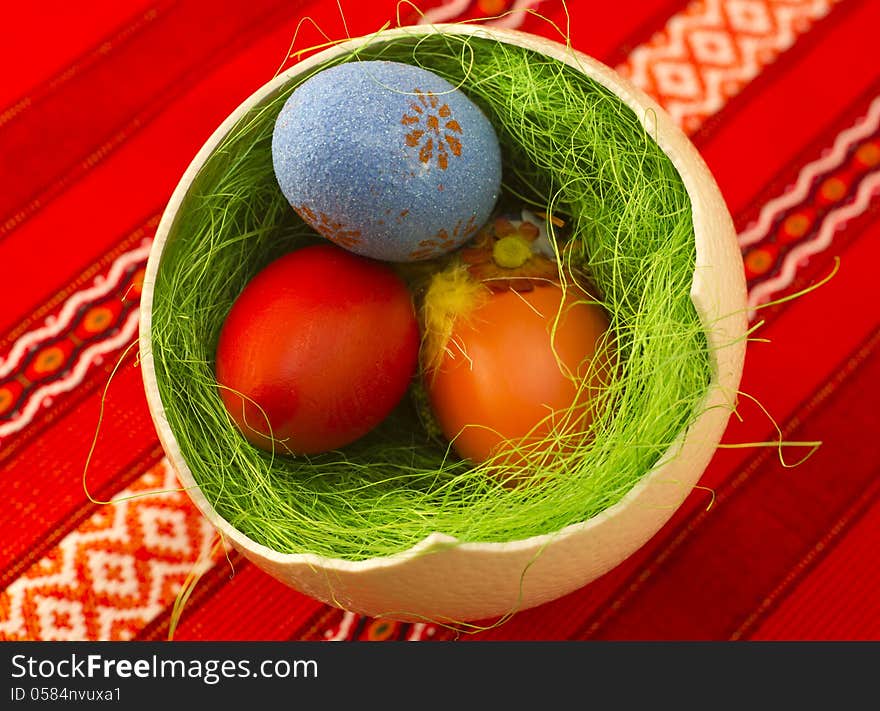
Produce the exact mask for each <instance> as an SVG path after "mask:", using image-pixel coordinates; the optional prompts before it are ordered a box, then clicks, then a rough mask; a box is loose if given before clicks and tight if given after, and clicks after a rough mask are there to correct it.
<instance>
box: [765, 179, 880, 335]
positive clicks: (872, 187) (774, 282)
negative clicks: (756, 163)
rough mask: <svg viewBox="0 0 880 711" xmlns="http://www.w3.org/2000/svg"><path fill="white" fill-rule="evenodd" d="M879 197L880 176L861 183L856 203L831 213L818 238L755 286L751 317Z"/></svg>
mask: <svg viewBox="0 0 880 711" xmlns="http://www.w3.org/2000/svg"><path fill="white" fill-rule="evenodd" d="M875 194H880V173H873V174H871V175H869V176H868V177H867V178H865V179H864V180H863V181H862V182H861V183H860V184H859V188H858V191H857V192H856V198H855V200H853V201H852V202H851V203H848V204H846V205H843V206H841V207H838V208H837V209H835V210H832V211H831V212H830V213H828V217H826V218H825V220H824V221H823V222H822V227H821V228H819V231H818V232H817V233H816V236H815V237H813V238H812V239H810V240H808V241H806V242H802V243H801V244H799V245H797V246H796V247H794V248H793V249H792V250H791V251H790V252H789V253H788V254H786V255H785V258H784V259H783V261H782V266H781V267H780V270H779V273H778V274H777V275H776V276H774V277H773V278H772V279H768V280H767V281H764V282H761V283H760V284H757V285H755V286H754V287H752V290H751V292H750V294H749V309H750V312H749V318H753V317H754V314H755V308H756V307H757V306H759V305H760V304H762V303H764V302H765V301H767V300H769V298H770V297H771V296H772V295H773V294H774V293H775V292H777V291H780V290H781V289H784V288H785V287H787V286H788V285H789V284H791V282H792V281H793V280H794V278H795V276H796V275H797V271H798V267H799V266H800V265H801V264H802V263H804V262H806V260H807V259H809V258H810V257H811V256H813V255H814V254H818V253H819V252H821V251H823V250H825V249H827V248H828V246H829V245H830V244H831V241H832V240H833V238H834V233H835V232H837V230H839V229H840V228H842V227H843V225H844V224H845V223H846V222H847V221H848V220H851V219H852V218H854V217H857V216H858V215H861V214H862V213H863V212H864V211H865V210H867V209H868V206H869V205H870V203H871V200H872V198H873V197H874V195H875Z"/></svg>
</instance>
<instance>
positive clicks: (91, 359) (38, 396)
mask: <svg viewBox="0 0 880 711" xmlns="http://www.w3.org/2000/svg"><path fill="white" fill-rule="evenodd" d="M137 328H138V312H137V311H136V310H135V311H132V312H131V313H130V314H129V315H128V318H127V319H126V321H125V323H124V324H123V326H122V328H121V329H119V332H118V333H116V335H114V336H113V337H112V338H107V339H105V340H103V341H97V342H96V343H94V344H93V345H91V346H89V347H88V348H86V349H84V350H83V351H82V352H81V353H80V354H79V356H78V358H77V360H76V363H75V364H74V366H73V368H71V370H70V372H69V373H67V374H66V375H65V376H64V377H63V378H59V379H58V380H54V381H52V382H51V383H49V384H47V385H43V386H42V387H39V388H37V389H36V390H34V392H33V393H32V394H31V396H30V397H29V398H28V400H27V403H26V404H25V406H24V408H22V410H21V412H19V413H18V415H16V416H15V417H13V418H12V419H10V420H9V421H8V422H5V423H4V424H2V425H0V442H2V438H3V437H5V436H7V435H10V434H12V433H13V432H18V431H19V430H21V429H23V428H24V427H26V426H27V425H28V424H29V423H30V421H31V420H32V419H33V417H34V415H35V414H36V413H37V412H38V411H39V409H40V408H41V407H44V406H46V405H48V404H50V402H51V400H47V398H51V397H53V396H55V395H59V394H60V393H65V392H69V391H71V390H73V389H74V388H75V387H76V386H77V385H79V384H80V383H81V382H82V381H83V378H84V377H85V375H86V373H87V372H88V370H89V368H91V367H92V365H95V364H98V363H100V362H101V360H102V358H103V356H104V355H106V354H107V353H112V352H113V351H115V350H118V349H119V348H122V347H123V346H125V345H126V344H128V343H130V342H131V341H132V340H133V339H134V336H135V334H136V333H137Z"/></svg>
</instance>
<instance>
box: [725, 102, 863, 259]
mask: <svg viewBox="0 0 880 711" xmlns="http://www.w3.org/2000/svg"><path fill="white" fill-rule="evenodd" d="M878 128H880V96H878V97H876V98H875V99H874V100H873V101H872V102H871V105H870V106H869V107H868V111H867V114H866V115H865V117H864V118H862V119H861V120H859V121H857V122H856V123H855V124H854V125H853V126H852V127H851V128H848V129H847V130H845V131H843V132H841V133H840V134H839V135H838V136H837V138H835V139H834V145H833V146H832V148H831V150H830V151H829V152H828V153H827V155H823V156H822V157H821V158H819V159H818V160H815V161H813V162H812V163H808V164H807V165H805V166H804V167H803V168H802V169H801V171H800V173H799V174H798V178H797V181H796V183H795V185H794V186H793V187H792V188H791V189H790V190H788V191H786V192H785V193H783V194H782V195H780V196H779V197H777V198H774V199H772V200H770V201H769V202H767V203H765V204H764V206H763V207H762V208H761V212H760V214H759V216H758V220H757V221H756V222H755V223H754V224H753V225H750V226H749V227H748V228H747V229H745V230H743V231H742V232H741V233H740V234H739V237H738V239H739V244H740V246H741V247H746V246H748V245H750V244H754V243H755V242H759V241H760V240H761V239H763V238H764V236H765V235H766V234H767V232H768V231H769V229H770V226H771V225H772V224H773V221H774V220H775V219H776V218H777V217H778V216H779V215H780V214H781V213H783V212H784V211H785V210H787V209H789V208H790V207H794V206H795V205H797V204H799V203H801V202H803V200H804V199H805V198H806V197H807V193H808V192H809V191H810V187H811V186H812V184H813V181H814V180H815V179H816V176H817V175H821V174H822V173H826V172H828V171H831V170H833V169H834V168H837V167H838V166H840V165H841V164H842V163H843V161H844V159H845V158H846V154H847V151H849V149H850V148H851V147H852V146H853V145H855V144H856V143H857V142H858V141H860V140H862V139H863V138H867V137H868V136H870V135H871V134H872V133H874V132H875V131H876V130H877V129H878Z"/></svg>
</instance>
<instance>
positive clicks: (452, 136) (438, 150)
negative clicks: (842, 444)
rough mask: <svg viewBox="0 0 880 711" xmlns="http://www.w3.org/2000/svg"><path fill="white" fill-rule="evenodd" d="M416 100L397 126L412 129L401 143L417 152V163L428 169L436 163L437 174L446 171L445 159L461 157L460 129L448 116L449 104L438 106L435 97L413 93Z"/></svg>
mask: <svg viewBox="0 0 880 711" xmlns="http://www.w3.org/2000/svg"><path fill="white" fill-rule="evenodd" d="M413 93H414V94H415V96H416V98H415V100H413V101H412V102H410V105H409V108H410V109H411V110H412V113H406V114H404V115H403V118H402V119H401V120H400V122H401V123H402V124H403V125H404V126H411V127H412V129H411V130H410V131H409V133H407V134H406V136H405V138H404V140H405V141H406V145H407V146H409V147H410V148H418V149H419V160H420V161H421V162H422V163H424V164H425V165H430V164H431V162H432V160H436V163H437V167H438V168H440V170H446V168H447V167H449V157H450V155H451V156H455V157H458V156H460V155H461V133H462V130H461V125H460V124H459V123H458V121H456V120H455V119H454V118H453V116H452V110H451V109H450V108H449V104H445V103H444V104H441V103H440V100H439V99H438V98H437V96H436V94H434V93H433V92H430V91H428V92H424V91H422V90H421V89H418V88H416V89H414V90H413Z"/></svg>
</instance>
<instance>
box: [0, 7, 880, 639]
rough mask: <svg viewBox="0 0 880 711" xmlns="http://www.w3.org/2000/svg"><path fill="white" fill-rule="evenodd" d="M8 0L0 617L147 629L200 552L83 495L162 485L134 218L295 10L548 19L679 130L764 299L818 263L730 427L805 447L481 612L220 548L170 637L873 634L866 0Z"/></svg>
mask: <svg viewBox="0 0 880 711" xmlns="http://www.w3.org/2000/svg"><path fill="white" fill-rule="evenodd" d="M19 5H20V7H17V8H15V9H7V11H6V14H7V18H6V19H5V20H4V22H5V23H6V24H7V25H8V26H9V25H10V23H11V26H12V27H13V28H14V31H12V32H10V33H8V35H9V36H8V37H7V38H6V39H5V41H4V43H2V44H0V64H2V65H3V66H5V67H11V68H13V70H12V71H10V72H7V73H6V75H5V76H4V81H3V82H2V84H0V175H2V176H3V178H2V179H3V190H2V191H0V277H2V278H0V477H2V486H3V489H2V491H3V502H2V504H0V510H2V517H0V639H2V640H19V639H28V640H43V639H46V640H49V639H73V640H103V639H120V640H121V639H165V638H166V637H167V635H168V629H169V625H170V622H171V619H172V617H171V611H172V605H173V603H174V601H175V598H176V596H177V594H178V591H179V589H180V586H181V584H182V583H183V582H184V580H185V579H186V577H187V575H188V574H189V573H190V572H191V571H192V570H193V567H194V565H195V564H196V562H197V561H198V560H199V559H200V558H203V557H208V556H211V555H212V553H211V547H212V545H213V542H214V537H213V531H212V529H211V528H210V526H209V525H208V524H207V523H206V522H205V521H204V520H203V518H202V517H201V516H200V515H199V514H198V512H197V511H196V509H195V507H194V506H193V505H192V504H191V503H190V501H189V499H188V498H187V497H186V495H185V494H182V493H180V494H172V495H168V494H162V495H155V496H140V497H137V498H132V499H129V500H127V501H125V502H123V503H119V504H114V505H105V504H102V503H100V502H101V501H106V500H108V499H110V498H112V497H124V496H125V495H126V494H128V493H134V492H140V493H143V492H148V491H150V490H153V489H155V490H163V489H169V488H175V487H176V480H175V479H174V475H173V473H172V472H171V471H170V469H169V468H168V466H167V463H166V462H165V459H164V453H163V451H162V449H161V447H160V445H159V443H158V440H157V437H156V434H155V431H154V429H153V426H152V423H151V420H150V416H149V413H148V411H147V406H146V401H145V397H144V394H143V385H142V381H141V376H140V372H139V371H138V367H137V366H138V364H137V358H136V353H135V351H134V348H129V346H131V344H132V343H133V342H134V341H135V337H136V330H137V304H138V296H139V293H140V286H141V280H142V276H143V268H144V265H145V263H146V258H147V253H148V250H149V245H150V241H151V239H152V236H153V234H154V233H155V230H156V226H157V224H158V219H159V216H160V215H161V212H162V210H163V208H164V205H165V203H166V202H167V200H168V198H169V196H170V194H171V192H172V190H173V189H174V187H175V185H176V183H177V181H178V179H179V178H180V176H181V174H182V173H183V171H184V169H185V168H186V166H187V164H188V163H189V161H190V160H191V159H192V157H193V156H194V155H195V153H196V152H197V150H198V149H199V147H200V146H201V145H202V143H203V142H204V141H205V139H206V138H207V137H208V136H209V135H210V134H211V132H212V131H213V130H214V128H216V126H217V125H218V124H219V123H220V122H221V121H222V120H223V118H225V116H226V115H227V114H228V113H229V112H230V111H231V110H232V109H233V108H235V107H236V106H237V105H238V104H239V103H240V102H241V101H242V100H243V99H245V98H246V97H247V96H248V95H249V94H251V93H252V92H253V91H254V90H255V89H256V88H258V87H259V86H260V85H261V84H263V83H265V81H267V80H268V79H269V78H270V77H271V76H272V75H273V74H274V73H275V72H276V70H278V68H279V67H280V66H282V65H283V66H289V65H290V64H291V63H292V60H291V59H290V58H289V57H288V51H289V48H290V44H291V40H292V39H293V37H294V34H295V32H296V30H297V27H298V26H299V27H300V33H299V36H298V37H297V40H296V46H297V47H309V46H313V45H316V44H318V43H319V42H321V41H323V39H324V38H323V37H322V34H321V32H320V31H319V30H318V29H316V28H320V30H321V31H323V32H324V33H326V34H327V35H329V36H331V37H334V38H339V37H342V36H344V35H345V33H346V32H348V33H349V34H351V35H352V36H356V35H362V34H367V33H370V32H372V31H375V30H377V29H379V28H380V27H381V26H382V25H384V24H385V23H386V22H390V23H391V24H397V23H398V22H399V23H401V24H413V23H416V22H420V21H425V20H430V21H433V22H442V21H461V20H473V21H481V22H487V23H503V24H506V25H508V26H513V27H518V28H519V29H521V30H525V31H528V32H534V33H536V34H541V35H546V36H551V37H556V38H558V37H559V35H558V34H557V33H556V31H555V30H554V29H553V26H552V25H551V24H550V23H549V22H548V21H547V20H548V19H549V20H552V21H553V22H555V23H556V24H557V25H558V26H559V27H560V28H562V29H563V30H566V29H567V32H568V34H569V36H570V39H571V42H572V44H573V46H574V47H575V48H577V49H579V50H581V51H583V52H586V53H587V54H590V55H592V56H594V57H596V58H597V59H599V60H600V61H603V62H605V63H606V64H609V65H610V66H613V67H615V68H617V69H618V70H619V71H620V72H621V73H622V74H624V75H625V76H627V77H629V78H630V79H631V80H632V81H633V82H634V83H635V84H636V85H638V86H639V87H640V88H642V89H643V90H645V91H646V92H648V93H649V94H651V95H652V96H654V97H655V98H656V99H657V100H658V101H659V102H660V103H661V105H663V106H664V108H666V109H667V111H669V113H670V115H671V116H672V117H673V118H674V119H675V120H676V121H677V122H678V123H679V124H680V125H681V126H682V127H683V129H684V130H685V131H686V132H687V133H688V134H689V135H690V136H691V137H692V139H693V141H694V143H695V145H696V146H697V148H698V149H699V151H700V152H701V154H702V155H703V156H704V158H705V159H706V161H707V163H708V165H709V167H710V168H711V170H712V171H713V173H714V175H715V177H716V179H717V181H718V183H719V186H720V188H721V191H722V193H723V195H724V197H725V199H726V200H727V203H728V206H729V208H730V211H731V214H732V215H733V217H734V220H735V223H736V226H737V230H738V231H739V238H740V243H741V246H742V253H743V262H744V269H745V273H746V276H747V279H748V284H749V291H750V299H751V303H752V306H753V307H757V306H760V305H761V304H763V303H766V302H767V301H769V300H775V299H779V298H781V297H784V296H785V295H787V294H792V293H794V292H797V291H799V290H802V289H804V288H805V287H807V286H809V285H810V284H814V283H816V282H817V281H818V280H821V279H823V278H824V277H826V276H827V275H829V274H831V273H832V272H833V271H834V269H835V268H837V271H836V273H835V274H834V276H833V278H831V279H830V281H828V283H826V284H824V285H823V286H821V287H820V288H819V289H816V290H814V291H811V292H810V293H808V294H807V295H804V296H801V297H799V298H796V299H793V300H791V301H787V302H784V303H781V304H779V305H775V306H770V307H768V308H760V309H758V310H757V311H755V313H754V315H753V321H754V322H755V323H757V322H758V321H763V324H762V325H761V326H760V327H759V328H758V330H757V331H756V333H755V334H754V335H755V337H756V338H760V339H766V340H767V342H754V343H751V344H750V346H749V350H748V354H747V359H746V368H745V373H744V376H743V381H742V385H741V389H742V391H743V392H744V393H746V394H747V395H748V396H750V397H744V398H743V399H742V405H741V408H740V415H741V417H742V420H741V421H740V420H737V419H733V420H732V421H731V424H730V426H729V428H728V430H727V432H726V433H725V436H724V440H723V442H724V444H727V445H736V444H738V443H749V442H765V441H772V440H774V439H775V438H776V437H777V432H776V430H775V428H774V422H773V421H772V420H771V419H770V417H768V413H769V415H770V416H772V418H773V420H775V421H776V422H777V423H778V424H779V427H780V428H781V430H782V432H783V434H784V437H785V438H786V439H787V440H791V441H810V440H821V441H822V442H823V444H822V446H821V447H820V448H819V449H818V451H816V452H815V454H814V455H813V456H811V457H810V458H809V459H807V460H806V461H805V462H803V463H801V464H800V465H799V466H796V467H789V466H785V464H788V463H790V462H794V461H797V460H798V459H800V458H801V457H802V455H803V454H804V452H803V451H802V450H798V449H785V450H783V452H782V456H783V457H784V459H782V460H781V459H780V457H779V452H778V451H777V449H775V448H773V447H744V448H739V447H730V448H728V447H725V446H723V447H722V448H721V449H719V451H718V452H717V454H716V456H715V457H714V459H713V460H712V462H711V464H710V465H709V467H708V469H707V470H706V472H705V474H704V476H703V478H702V480H701V482H700V487H699V488H697V489H695V490H694V491H693V492H692V493H691V495H690V496H689V497H688V499H687V500H686V501H685V504H684V505H683V506H682V507H681V509H680V510H678V511H677V512H676V513H675V515H674V516H673V517H672V519H671V520H670V521H669V522H668V524H667V525H666V526H664V528H663V529H662V530H661V531H660V532H659V533H658V534H657V535H656V536H654V538H653V539H652V540H651V541H649V542H648V543H647V544H646V545H645V546H644V547H643V548H642V549H640V550H639V551H637V552H636V554H634V555H633V556H632V557H631V558H630V559H628V560H627V561H625V562H624V563H622V564H621V565H620V566H618V567H617V568H615V569H614V570H612V571H611V572H609V573H608V574H606V575H605V576H603V577H602V578H600V579H599V580H597V581H595V582H594V583H591V584H590V585H588V586H586V587H584V588H582V589H580V590H578V591H576V592H574V593H571V594H570V595H568V596H566V597H564V598H562V599H560V600H557V601H554V602H551V603H547V604H545V605H542V606H541V607H538V608H535V609H532V610H526V611H523V612H520V613H518V614H516V615H514V616H513V617H512V618H511V619H510V620H508V621H507V622H505V623H504V624H502V625H498V626H492V625H491V621H488V623H487V627H488V629H486V630H484V631H481V632H476V633H468V634H460V633H456V632H454V631H452V630H449V629H446V628H444V627H442V626H438V625H432V624H408V623H407V624H405V623H395V622H388V621H383V620H372V619H368V618H362V617H358V616H356V615H353V614H350V613H345V612H343V611H341V610H337V609H335V608H331V607H328V606H325V605H323V604H322V603H319V602H316V601H315V600H312V599H310V598H308V597H306V596H304V595H301V594H300V593H297V592H295V591H293V590H291V589H289V588H287V587H285V586H283V585H281V584H280V583H278V582H277V581H275V580H274V579H272V578H270V577H269V576H268V575H266V574H265V573H263V572H261V571H260V570H258V569H257V568H255V567H254V566H253V565H251V564H250V563H248V562H247V561H245V560H244V559H243V558H242V557H241V556H239V555H237V554H235V553H230V554H229V555H228V557H227V556H224V555H222V554H221V555H217V554H216V552H215V553H214V554H213V558H208V560H210V565H209V567H208V569H207V572H206V573H205V575H204V576H203V578H202V579H201V580H200V582H199V583H198V585H197V586H196V588H195V590H194V592H193V594H192V596H191V598H190V599H189V601H188V604H187V605H186V608H185V610H184V614H183V616H182V618H181V620H180V624H179V626H178V628H177V630H176V633H175V639H191V640H279V639H280V640H285V639H287V640H311V639H315V640H320V639H370V640H383V639H411V640H425V639H458V640H461V641H481V640H490V639H493V640H497V639H523V640H524V639H540V640H545V639H546V640H550V639H553V640H556V639H558V640H584V639H619V640H623V639H641V640H645V639H650V640H673V639H674V640H696V639H705V640H729V639H754V640H758V639H789V640H820V639H821V640H826V639H835V640H877V639H880V596H878V595H877V593H876V590H877V588H878V583H880V561H878V558H877V556H876V555H874V552H875V551H876V550H877V547H878V546H880V478H878V474H880V436H878V435H880V414H878V409H877V407H876V402H877V401H878V400H880V310H878V308H877V307H876V303H877V298H876V295H875V294H874V291H875V289H874V287H871V286H870V285H871V284H873V283H874V279H875V278H876V277H875V276H874V271H875V265H876V264H877V263H878V261H880V221H878V219H877V216H878V211H880V69H878V66H877V65H876V63H873V64H872V63H871V62H869V61H866V59H865V58H866V57H868V56H870V52H871V51H873V47H874V45H875V43H876V35H877V31H878V29H880V3H877V2H874V1H873V0H693V1H692V2H685V1H683V0H616V1H615V2H612V3H601V4H600V3H590V4H589V7H587V5H588V4H587V3H578V2H569V3H568V7H567V8H566V7H565V6H564V5H563V3H562V2H560V1H559V0H535V1H532V2H528V1H523V0H517V1H516V2H514V1H512V0H476V1H470V2H468V1H464V2H462V1H461V0H418V1H417V2H416V3H415V4H410V3H400V4H398V3H396V2H393V1H392V0H377V2H373V3H353V2H348V3H346V2H343V3H342V9H343V11H344V14H345V21H344V22H343V20H342V18H341V17H340V14H339V8H338V7H337V5H336V3H335V2H319V1H318V0H298V1H295V2H281V0H212V1H211V2H207V1H206V0H132V1H131V2H128V3H115V2H110V1H109V0H100V1H96V2H92V3H87V4H70V3H61V2H57V1H51V2H48V3H38V4H27V3H20V4H19ZM416 8H419V10H417V9H416ZM422 13H424V14H422ZM496 15H500V18H495V17H494V16H496ZM538 15H540V17H539V16H538ZM303 18H309V19H310V20H311V21H312V22H301V21H302V20H303ZM493 18H494V19H493ZM832 327H833V328H832ZM114 369H116V370H115V373H114V375H113V377H112V379H111V378H110V374H111V372H113V371H114ZM108 382H109V383H110V386H109V387H108V388H107V389H106V393H105V387H106V386H107V384H108ZM751 398H754V401H753V400H752V399H751ZM757 402H760V404H761V405H760V406H758V404H757ZM102 403H103V416H102V419H101V427H100V436H99V438H98V442H97V446H96V447H95V450H94V456H93V458H92V459H91V461H90V464H89V469H88V475H87V476H88V481H87V485H88V490H89V492H90V493H91V496H92V497H93V498H94V499H95V501H90V500H89V498H88V497H87V496H86V494H85V491H84V487H83V469H84V465H85V462H86V460H87V458H88V456H89V451H90V448H91V446H92V438H93V437H94V434H95V430H96V426H97V424H98V420H99V416H101V414H102ZM762 408H763V409H762ZM764 409H766V412H765V411H764Z"/></svg>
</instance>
